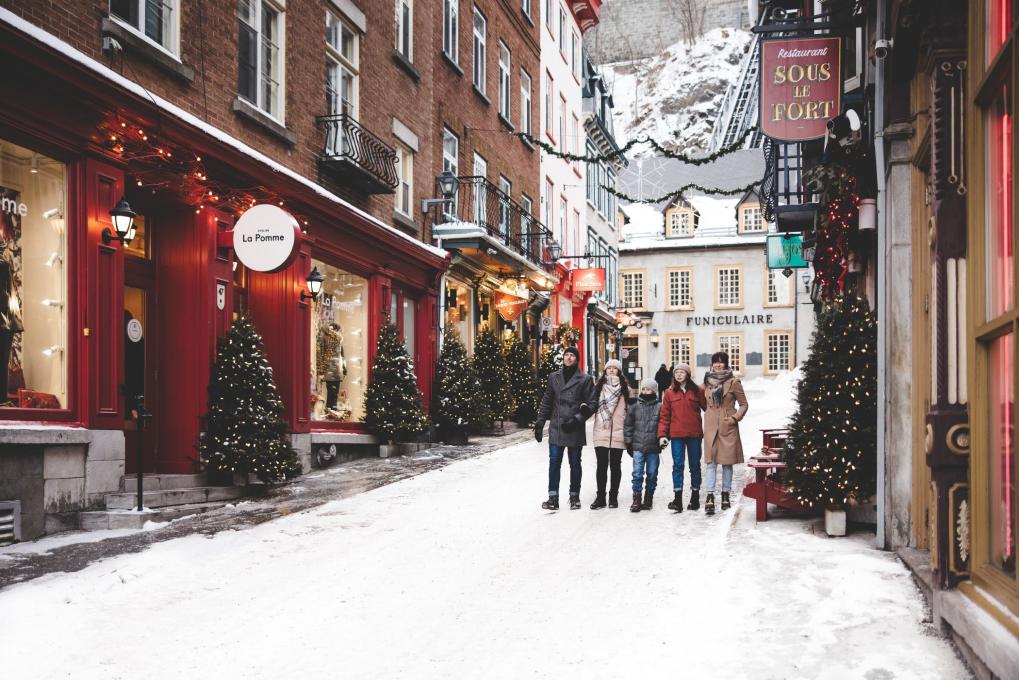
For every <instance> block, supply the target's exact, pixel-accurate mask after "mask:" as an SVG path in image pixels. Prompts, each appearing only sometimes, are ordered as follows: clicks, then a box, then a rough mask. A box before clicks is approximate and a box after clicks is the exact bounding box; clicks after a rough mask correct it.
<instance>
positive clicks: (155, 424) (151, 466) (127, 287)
mask: <svg viewBox="0 0 1019 680" xmlns="http://www.w3.org/2000/svg"><path fill="white" fill-rule="evenodd" d="M155 305H156V282H155V275H154V272H153V268H152V262H151V261H147V260H141V259H136V258H133V257H128V258H125V263H124V328H123V334H124V335H123V338H124V339H123V343H124V373H123V375H124V383H123V389H124V404H125V406H124V411H125V413H124V445H125V454H126V455H125V457H126V461H125V463H126V468H127V472H128V473H135V472H137V470H138V463H137V461H138V454H139V450H138V448H139V445H140V446H141V461H142V472H156V447H157V443H158V441H159V438H158V436H157V435H158V428H159V418H158V417H150V418H147V419H146V420H145V424H144V427H145V430H144V432H141V433H139V431H138V417H137V416H138V407H139V406H142V407H143V408H144V410H145V412H147V413H151V414H158V413H159V409H158V404H157V403H156V400H157V398H158V394H159V390H158V389H157V384H156V381H157V379H158V373H157V370H156V357H157V356H158V355H157V347H156V343H157V340H158V337H159V334H158V333H156V319H157V318H158V315H157V314H156V311H155Z"/></svg>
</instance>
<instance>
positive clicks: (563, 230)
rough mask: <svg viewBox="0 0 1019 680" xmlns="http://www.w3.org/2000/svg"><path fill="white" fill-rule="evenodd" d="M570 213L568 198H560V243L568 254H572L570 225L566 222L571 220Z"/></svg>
mask: <svg viewBox="0 0 1019 680" xmlns="http://www.w3.org/2000/svg"><path fill="white" fill-rule="evenodd" d="M569 211H570V207H569V204H568V203H567V202H566V198H565V197H563V196H560V197H559V243H560V244H562V246H563V250H564V251H565V252H567V253H568V252H570V238H569V236H570V234H569V225H568V224H567V222H566V221H567V220H568V219H569V217H567V216H568V215H569Z"/></svg>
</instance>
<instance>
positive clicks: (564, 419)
mask: <svg viewBox="0 0 1019 680" xmlns="http://www.w3.org/2000/svg"><path fill="white" fill-rule="evenodd" d="M579 360H580V352H578V351H577V348H576V347H567V348H566V351H565V352H564V353H563V367H562V368H561V369H560V370H558V371H556V372H555V373H553V374H552V375H550V376H549V378H548V388H547V389H546V390H545V395H544V396H543V397H542V398H541V406H540V407H538V420H537V421H536V422H535V423H534V438H535V439H537V440H538V441H539V442H540V441H541V436H542V430H543V429H544V428H545V422H546V421H548V500H547V501H545V502H544V503H542V504H541V507H542V508H544V509H546V510H558V509H559V473H560V470H562V467H563V452H564V451H565V452H567V453H568V455H569V459H570V509H571V510H577V509H579V508H580V452H581V450H582V449H583V447H584V445H585V444H587V433H586V432H585V429H584V423H585V421H586V420H587V419H588V418H590V417H591V415H592V414H593V413H594V412H595V409H596V408H597V395H596V394H595V389H594V379H593V378H591V376H589V375H588V374H586V373H583V372H581V371H580V370H579V368H578V366H577V362H578V361H579Z"/></svg>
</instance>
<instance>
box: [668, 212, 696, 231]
mask: <svg viewBox="0 0 1019 680" xmlns="http://www.w3.org/2000/svg"><path fill="white" fill-rule="evenodd" d="M693 235H694V228H693V211H692V210H685V209H674V210H670V211H669V236H670V237H671V238H677V237H688V236H693Z"/></svg>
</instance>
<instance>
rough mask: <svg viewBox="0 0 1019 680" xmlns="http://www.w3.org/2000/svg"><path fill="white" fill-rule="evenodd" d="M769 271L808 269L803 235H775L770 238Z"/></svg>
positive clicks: (768, 249)
mask: <svg viewBox="0 0 1019 680" xmlns="http://www.w3.org/2000/svg"><path fill="white" fill-rule="evenodd" d="M767 252H768V269H795V268H797V267H806V266H807V261H806V260H804V259H803V235H802V234H774V235H771V236H768V246H767Z"/></svg>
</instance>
